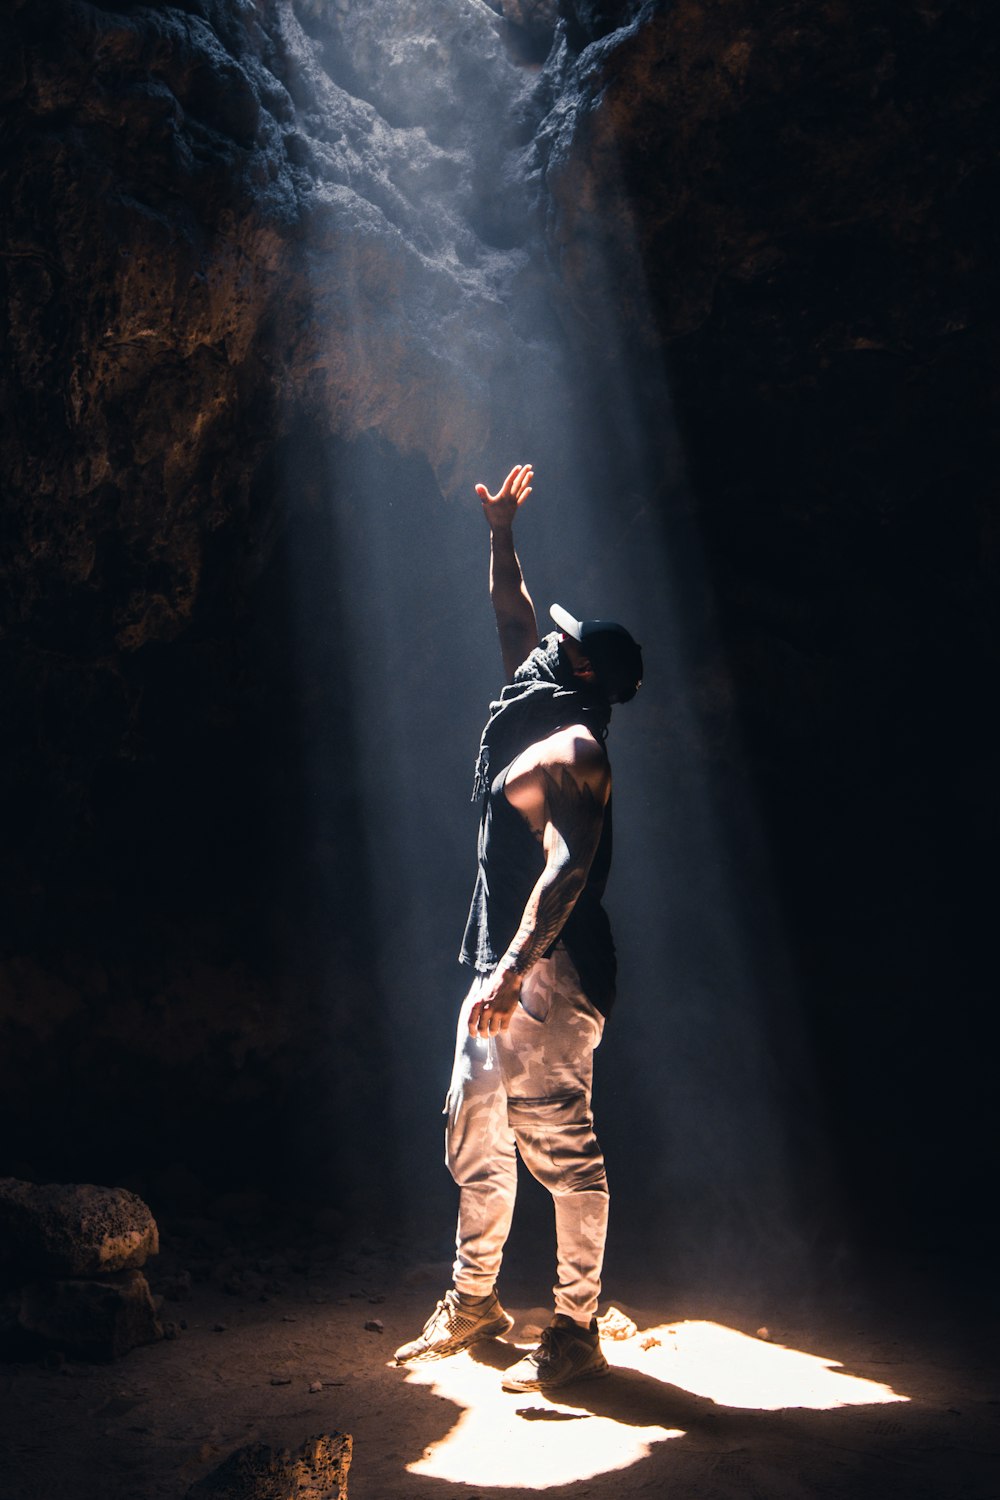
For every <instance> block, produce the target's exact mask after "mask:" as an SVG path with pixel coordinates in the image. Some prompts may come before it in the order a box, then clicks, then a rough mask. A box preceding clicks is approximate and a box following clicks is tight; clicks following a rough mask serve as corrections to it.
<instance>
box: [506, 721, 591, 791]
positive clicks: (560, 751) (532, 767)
mask: <svg viewBox="0 0 1000 1500" xmlns="http://www.w3.org/2000/svg"><path fill="white" fill-rule="evenodd" d="M562 771H569V772H570V773H571V774H572V775H574V776H575V777H577V778H580V779H584V780H587V781H594V780H597V781H603V780H610V777H611V767H610V765H609V763H608V756H607V751H606V750H605V748H604V746H603V745H602V744H601V742H600V740H598V739H597V738H596V737H595V736H594V735H593V734H592V733H591V731H590V730H589V729H588V728H587V727H586V725H584V724H567V725H565V726H564V727H563V728H562V729H557V730H556V731H555V733H554V734H549V735H546V736H545V738H544V739H540V740H536V741H535V743H534V744H533V745H529V746H528V748H527V749H526V750H524V751H523V752H522V754H520V755H519V756H518V757H517V759H516V761H514V763H513V764H512V766H511V772H512V773H513V774H514V775H515V776H521V775H531V774H536V775H538V774H544V773H545V772H549V773H550V774H553V775H556V774H559V773H560V772H562Z"/></svg>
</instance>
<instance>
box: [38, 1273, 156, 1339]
mask: <svg viewBox="0 0 1000 1500" xmlns="http://www.w3.org/2000/svg"><path fill="white" fill-rule="evenodd" d="M18 1327H19V1329H20V1331H21V1332H22V1333H23V1334H24V1335H25V1336H27V1338H29V1339H30V1340H32V1341H34V1342H36V1343H41V1344H43V1345H47V1346H48V1347H50V1348H54V1349H59V1350H61V1351H62V1352H63V1353H64V1354H68V1355H72V1356H74V1357H75V1358H77V1359H92V1360H107V1359H117V1358H118V1357H119V1356H120V1355H122V1354H127V1353H128V1351H129V1350H130V1349H135V1348H137V1347H138V1346H139V1345H140V1344H152V1343H155V1341H156V1340H157V1339H159V1338H162V1337H163V1329H162V1328H161V1326H160V1324H159V1322H158V1321H157V1317H156V1311H155V1308H154V1306H153V1299H152V1297H151V1295H150V1291H149V1286H148V1284H147V1282H146V1278H145V1276H143V1274H142V1272H141V1271H119V1272H117V1273H116V1274H115V1275H113V1276H106V1277H100V1278H98V1277H92V1278H79V1279H75V1280H60V1281H36V1282H32V1283H31V1284H30V1285H29V1286H26V1287H24V1288H23V1289H22V1291H21V1305H20V1311H19V1316H18Z"/></svg>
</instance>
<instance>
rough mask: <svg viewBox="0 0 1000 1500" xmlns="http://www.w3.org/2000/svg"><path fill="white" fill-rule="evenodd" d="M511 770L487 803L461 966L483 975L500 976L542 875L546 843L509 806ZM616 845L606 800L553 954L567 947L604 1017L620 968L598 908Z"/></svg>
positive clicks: (604, 914)
mask: <svg viewBox="0 0 1000 1500" xmlns="http://www.w3.org/2000/svg"><path fill="white" fill-rule="evenodd" d="M511 765H513V761H512V762H511ZM509 770H510V766H505V767H504V769H503V770H502V771H501V772H500V774H499V776H497V777H496V779H495V780H494V781H493V783H492V785H491V787H490V789H489V792H488V793H487V795H486V796H485V797H484V799H483V816H482V821H481V822H480V825H479V873H478V875H477V878H476V887H475V890H474V891H473V893H472V905H471V907H470V909H469V920H468V922H467V924H466V928H465V938H464V940H463V942H462V951H461V954H460V958H461V961H462V963H463V964H468V965H469V966H470V967H471V968H473V969H476V970H477V971H478V972H479V973H480V974H487V973H489V972H490V971H491V970H492V969H495V968H496V966H497V964H498V963H499V962H500V960H501V959H502V958H503V956H504V954H505V953H506V951H507V949H508V947H509V946H510V942H511V939H512V938H513V936H514V934H515V933H516V931H517V929H518V927H520V925H521V918H522V917H523V915H524V908H525V905H526V903H527V900H528V897H529V896H530V895H531V892H532V890H533V889H534V886H535V882H536V881H537V880H538V877H539V875H541V873H542V870H543V869H544V868H545V855H544V853H543V851H542V846H541V844H540V843H539V842H538V840H537V839H536V838H535V836H534V834H533V833H532V832H531V829H530V828H529V827H528V824H527V823H526V822H525V820H524V818H523V817H522V816H521V814H520V813H519V812H518V810H517V808H516V807H512V806H511V804H510V803H509V802H508V801H507V797H506V794H505V792H504V786H505V784H506V781H507V773H508V772H509ZM611 843H612V835H611V802H610V799H609V801H608V805H607V807H606V808H605V810H604V826H603V829H602V831H601V838H600V842H599V844H598V846H597V852H596V853H595V855H594V858H593V861H592V863H591V866H590V870H589V872H588V875H587V882H586V884H585V886H584V888H583V890H582V891H581V892H580V895H579V897H578V898H577V901H576V905H575V906H574V907H573V910H572V911H571V912H570V914H569V917H568V918H567V919H566V922H565V924H564V926H563V929H562V932H561V933H560V934H559V936H558V938H556V940H555V942H553V944H552V946H551V947H550V948H549V951H548V952H549V953H551V952H552V948H554V947H555V945H556V943H557V942H562V943H564V944H565V945H566V948H567V950H568V952H569V956H570V958H571V959H572V960H573V964H574V967H575V968H576V971H577V973H578V974H579V976H580V986H581V988H582V990H583V993H584V994H585V995H586V997H587V999H588V1000H590V1001H591V1003H592V1004H594V1005H596V1006H597V1009H598V1010H599V1011H600V1012H601V1013H602V1015H605V1016H606V1015H607V1014H608V1012H609V1011H610V1010H611V1006H612V1005H613V1003H614V998H615V974H616V968H617V964H616V959H615V945H614V941H613V939H612V936H611V924H610V922H609V921H608V915H607V912H606V911H605V910H604V907H603V906H602V905H601V897H602V896H603V894H604V887H605V885H606V884H607V879H608V871H609V870H610V868H611ZM545 956H546V958H547V957H548V953H546V955H545Z"/></svg>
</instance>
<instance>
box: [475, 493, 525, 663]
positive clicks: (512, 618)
mask: <svg viewBox="0 0 1000 1500" xmlns="http://www.w3.org/2000/svg"><path fill="white" fill-rule="evenodd" d="M531 478H532V468H531V465H530V464H515V466H514V468H513V469H511V471H510V473H509V474H508V475H507V478H506V479H505V480H504V482H503V485H502V486H501V488H500V491H499V493H498V494H496V495H491V494H490V492H489V490H488V489H487V488H486V486H485V484H477V485H476V494H477V495H478V496H479V498H480V500H481V501H482V504H483V515H484V516H485V517H486V519H487V521H488V522H489V527H490V599H491V600H492V603H493V613H494V614H495V615H496V620H497V634H498V635H499V637H500V654H501V656H502V657H503V668H504V672H505V674H506V677H507V681H508V682H511V681H513V677H514V673H515V672H516V670H517V668H518V667H519V666H520V665H521V663H522V662H523V661H524V658H525V657H526V656H527V655H528V654H529V653H530V652H532V651H533V650H534V649H535V647H536V646H537V645H538V622H537V620H536V619H535V606H534V605H533V604H532V602H531V595H530V594H529V593H528V590H527V589H526V588H525V585H524V577H523V574H522V573H521V564H520V563H519V562H518V558H517V553H516V552H515V551H514V530H513V527H514V516H515V515H516V514H517V508H518V506H519V505H523V504H524V502H525V500H527V498H528V496H529V495H530V494H531Z"/></svg>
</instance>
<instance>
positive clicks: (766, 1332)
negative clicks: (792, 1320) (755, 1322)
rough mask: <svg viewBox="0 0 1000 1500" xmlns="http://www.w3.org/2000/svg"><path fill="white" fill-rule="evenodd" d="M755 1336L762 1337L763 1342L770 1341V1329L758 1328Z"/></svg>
mask: <svg viewBox="0 0 1000 1500" xmlns="http://www.w3.org/2000/svg"><path fill="white" fill-rule="evenodd" d="M757 1337H758V1338H759V1339H763V1340H764V1342H765V1343H769V1342H770V1338H771V1330H770V1328H758V1329H757Z"/></svg>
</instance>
